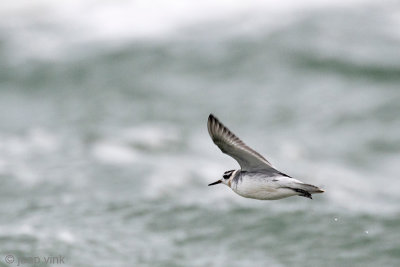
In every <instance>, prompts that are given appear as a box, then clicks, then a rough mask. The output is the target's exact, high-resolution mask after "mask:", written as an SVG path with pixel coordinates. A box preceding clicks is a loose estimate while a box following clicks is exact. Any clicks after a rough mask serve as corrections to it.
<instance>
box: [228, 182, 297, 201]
mask: <svg viewBox="0 0 400 267" xmlns="http://www.w3.org/2000/svg"><path fill="white" fill-rule="evenodd" d="M231 188H232V190H233V191H234V192H235V193H237V194H238V195H240V196H242V197H246V198H254V199H260V200H274V199H281V198H285V197H290V196H294V195H297V193H296V192H294V191H293V190H291V189H288V188H282V187H280V186H279V184H277V183H275V182H272V181H260V180H250V179H249V180H247V179H244V180H242V181H240V182H239V183H238V184H237V185H235V184H234V185H232V187H231Z"/></svg>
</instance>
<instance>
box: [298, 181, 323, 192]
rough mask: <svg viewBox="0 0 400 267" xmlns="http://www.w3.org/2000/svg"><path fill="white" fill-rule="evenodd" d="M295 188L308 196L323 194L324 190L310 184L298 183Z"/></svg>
mask: <svg viewBox="0 0 400 267" xmlns="http://www.w3.org/2000/svg"><path fill="white" fill-rule="evenodd" d="M296 185H297V186H296V188H297V189H300V190H304V191H307V192H308V193H310V194H318V193H323V192H325V190H323V189H321V188H319V187H317V186H315V185H311V184H303V183H298V184H296Z"/></svg>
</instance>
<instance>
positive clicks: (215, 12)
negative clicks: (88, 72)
mask: <svg viewBox="0 0 400 267" xmlns="http://www.w3.org/2000/svg"><path fill="white" fill-rule="evenodd" d="M360 3H364V4H365V1H361V0H352V1H344V0H335V1H328V0H324V1H317V0H302V1H289V0H285V1H273V0H268V1H256V0H251V1H239V0H236V1H212V0H207V1H167V2H166V1H162V0H157V1H145V0H136V1H114V2H110V1H93V0H92V1H90V0H86V1H79V0H71V1H49V0H41V1H2V3H1V4H0V26H2V28H3V29H4V30H6V31H7V30H10V31H12V34H11V32H10V34H9V35H8V38H7V42H6V47H8V48H9V49H13V51H15V50H17V51H18V53H15V54H10V55H9V56H13V57H14V58H13V59H14V60H16V59H17V58H19V59H23V58H26V57H28V58H29V57H35V58H42V59H46V60H52V59H56V58H59V57H64V56H66V55H67V56H68V57H70V56H71V54H70V53H68V54H66V53H67V52H68V51H70V48H71V47H74V46H76V45H80V44H85V43H93V42H96V43H98V44H100V43H101V44H103V45H104V44H105V43H115V44H121V43H125V42H127V41H128V42H129V41H131V40H133V39H148V38H151V39H154V38H157V39H159V38H165V37H170V36H171V35H172V36H173V35H175V34H176V33H177V32H180V29H182V28H187V27H191V26H195V25H201V24H204V23H209V22H216V21H226V20H232V21H236V22H235V27H234V31H239V32H240V31H249V30H250V31H252V30H254V28H257V27H255V26H257V25H258V26H262V28H263V29H264V30H266V29H267V28H274V27H280V25H282V24H285V23H288V22H290V21H292V20H293V19H295V18H298V17H299V16H301V12H302V11H307V10H310V9H315V8H332V7H352V6H358V5H359V4H360ZM232 23H233V22H232ZM225 32H232V31H229V30H226V31H225ZM26 43H29V46H26V45H25V44H26Z"/></svg>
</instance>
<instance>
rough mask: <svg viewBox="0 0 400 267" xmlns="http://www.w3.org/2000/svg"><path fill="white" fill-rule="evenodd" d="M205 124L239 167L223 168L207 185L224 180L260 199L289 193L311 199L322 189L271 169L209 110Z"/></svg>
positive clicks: (267, 162)
mask: <svg viewBox="0 0 400 267" xmlns="http://www.w3.org/2000/svg"><path fill="white" fill-rule="evenodd" d="M207 127H208V133H209V134H210V136H211V139H212V140H213V142H214V144H216V145H217V146H218V147H219V149H221V151H222V153H225V154H227V155H229V156H231V157H232V158H234V159H235V160H236V161H237V162H238V163H239V165H240V169H239V170H230V171H226V172H224V174H223V176H222V178H221V179H220V180H218V181H216V182H214V183H211V184H209V186H210V185H216V184H225V185H227V186H229V187H230V188H231V189H232V190H233V191H234V192H235V193H236V194H238V195H240V196H242V197H246V198H254V199H260V200H275V199H281V198H286V197H290V196H302V197H306V198H309V199H312V196H311V195H312V194H317V193H323V192H324V190H323V189H321V188H318V187H317V186H314V185H310V184H305V183H303V182H301V181H299V180H297V179H294V178H292V177H290V176H289V175H287V174H284V173H282V172H280V171H278V170H277V169H275V168H274V167H273V166H272V165H271V163H270V162H269V161H268V160H266V159H265V158H264V157H263V156H261V155H260V154H259V153H258V152H256V151H255V150H253V149H252V148H250V147H248V146H247V145H246V144H245V143H244V142H243V141H242V140H240V139H239V138H238V137H237V136H236V135H235V134H234V133H232V132H231V131H230V130H229V129H228V128H227V127H225V126H224V125H223V124H222V123H221V122H220V121H219V120H218V119H217V118H216V117H215V116H214V115H212V114H210V116H209V117H208V122H207Z"/></svg>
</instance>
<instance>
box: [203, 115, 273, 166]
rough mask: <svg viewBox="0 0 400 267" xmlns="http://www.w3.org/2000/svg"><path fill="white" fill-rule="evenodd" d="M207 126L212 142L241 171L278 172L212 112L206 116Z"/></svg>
mask: <svg viewBox="0 0 400 267" xmlns="http://www.w3.org/2000/svg"><path fill="white" fill-rule="evenodd" d="M207 127H208V132H209V134H210V136H211V139H212V140H213V142H214V143H215V144H216V145H217V146H218V147H219V148H220V149H221V151H222V152H223V153H225V154H228V155H229V156H231V157H233V158H234V159H235V160H236V161H237V162H238V163H239V165H240V167H241V168H242V170H243V171H250V170H261V169H262V170H268V171H271V172H278V173H279V171H277V170H276V169H275V168H274V167H272V165H271V163H269V162H268V160H266V159H265V158H264V157H263V156H261V155H260V154H259V153H257V152H256V151H254V150H253V149H251V148H250V147H248V146H247V145H246V144H245V143H244V142H243V141H242V140H240V139H239V138H238V137H237V136H236V135H234V134H233V133H232V132H231V131H230V130H229V129H228V128H227V127H225V126H224V125H223V124H222V123H221V122H220V121H219V120H218V119H217V118H216V117H214V115H212V114H210V116H209V117H208V122H207Z"/></svg>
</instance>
